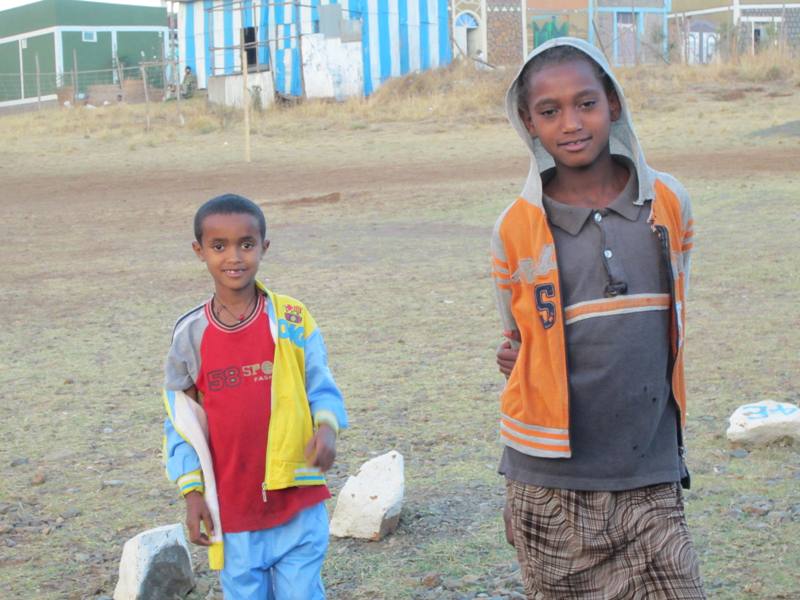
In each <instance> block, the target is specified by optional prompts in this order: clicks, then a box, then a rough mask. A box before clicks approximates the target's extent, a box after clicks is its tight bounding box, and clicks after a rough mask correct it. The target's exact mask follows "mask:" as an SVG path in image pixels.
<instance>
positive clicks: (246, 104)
mask: <svg viewBox="0 0 800 600" xmlns="http://www.w3.org/2000/svg"><path fill="white" fill-rule="evenodd" d="M241 11H242V24H244V22H245V21H244V3H242V7H241ZM239 40H240V41H241V52H240V54H241V62H242V107H243V108H244V162H248V163H249V162H250V90H249V88H248V87H247V71H248V65H247V48H246V47H245V41H244V27H242V29H241V31H240V32H239Z"/></svg>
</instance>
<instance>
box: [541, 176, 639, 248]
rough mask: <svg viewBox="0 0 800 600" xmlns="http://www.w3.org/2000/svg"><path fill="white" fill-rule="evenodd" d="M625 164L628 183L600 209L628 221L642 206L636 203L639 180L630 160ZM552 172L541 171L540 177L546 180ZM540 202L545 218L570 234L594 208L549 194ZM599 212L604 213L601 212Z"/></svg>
mask: <svg viewBox="0 0 800 600" xmlns="http://www.w3.org/2000/svg"><path fill="white" fill-rule="evenodd" d="M623 162H624V163H625V166H626V167H628V172H629V173H630V176H629V177H628V183H626V184H625V188H624V189H623V190H622V192H621V193H620V195H619V196H617V197H616V198H615V199H614V201H613V202H611V204H609V205H608V206H607V207H605V208H603V209H601V211H606V210H613V211H614V212H615V213H617V214H618V215H620V216H622V217H624V218H626V219H628V220H629V221H637V220H638V219H639V211H640V210H641V208H642V206H641V205H640V204H636V200H637V199H638V194H637V192H638V190H639V180H638V178H637V177H636V169H635V168H633V165H632V164H631V163H630V161H623ZM553 174H554V173H548V172H545V173H542V179H543V180H544V181H547V179H548V178H549V177H548V176H550V177H552V175H553ZM542 203H543V204H544V208H545V212H546V213H547V218H548V219H549V220H550V222H551V223H552V224H553V225H555V226H556V227H558V228H559V229H562V230H564V231H566V232H567V233H569V234H570V235H573V236H574V235H578V233H580V230H581V229H583V226H584V224H585V223H586V220H587V219H588V218H589V217H590V216H591V214H592V212H593V210H594V209H591V208H588V207H585V206H572V205H570V204H564V203H563V202H559V201H558V200H554V199H553V198H550V197H549V196H547V195H545V194H543V195H542ZM601 214H605V213H603V212H601Z"/></svg>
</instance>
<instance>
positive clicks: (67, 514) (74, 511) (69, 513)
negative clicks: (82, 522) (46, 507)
mask: <svg viewBox="0 0 800 600" xmlns="http://www.w3.org/2000/svg"><path fill="white" fill-rule="evenodd" d="M82 514H83V513H82V512H81V510H80V509H79V508H75V507H74V506H70V507H69V508H68V509H66V510H65V511H64V512H62V513H61V516H62V517H64V518H65V519H74V518H75V517H80V516H81V515H82Z"/></svg>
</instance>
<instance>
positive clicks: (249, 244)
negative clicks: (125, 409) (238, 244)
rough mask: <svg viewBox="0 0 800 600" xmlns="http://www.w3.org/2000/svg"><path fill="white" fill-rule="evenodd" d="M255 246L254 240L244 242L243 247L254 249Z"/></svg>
mask: <svg viewBox="0 0 800 600" xmlns="http://www.w3.org/2000/svg"><path fill="white" fill-rule="evenodd" d="M254 247H255V244H254V243H253V242H242V248H244V249H245V250H252V249H253V248H254Z"/></svg>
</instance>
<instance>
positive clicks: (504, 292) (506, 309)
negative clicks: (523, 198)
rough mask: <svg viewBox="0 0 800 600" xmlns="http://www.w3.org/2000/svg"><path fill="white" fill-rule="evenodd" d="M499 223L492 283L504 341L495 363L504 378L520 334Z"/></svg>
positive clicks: (514, 359)
mask: <svg viewBox="0 0 800 600" xmlns="http://www.w3.org/2000/svg"><path fill="white" fill-rule="evenodd" d="M500 222H501V221H498V223H497V225H496V226H495V228H494V231H493V232H492V241H491V253H492V281H493V282H494V295H495V304H496V306H497V311H498V312H499V313H500V320H501V322H502V324H503V335H504V336H505V338H506V339H505V340H504V341H503V342H502V343H501V344H500V346H499V347H498V348H497V355H496V361H497V366H498V367H499V369H500V372H501V373H503V375H505V376H506V377H508V376H509V375H510V374H511V371H512V370H513V368H514V364H515V363H516V362H517V354H518V353H519V343H520V341H521V340H520V334H519V329H518V327H517V322H516V320H515V319H514V315H513V313H512V312H511V272H510V269H509V265H508V262H507V257H506V251H505V247H504V245H503V240H502V238H501V237H500Z"/></svg>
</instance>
